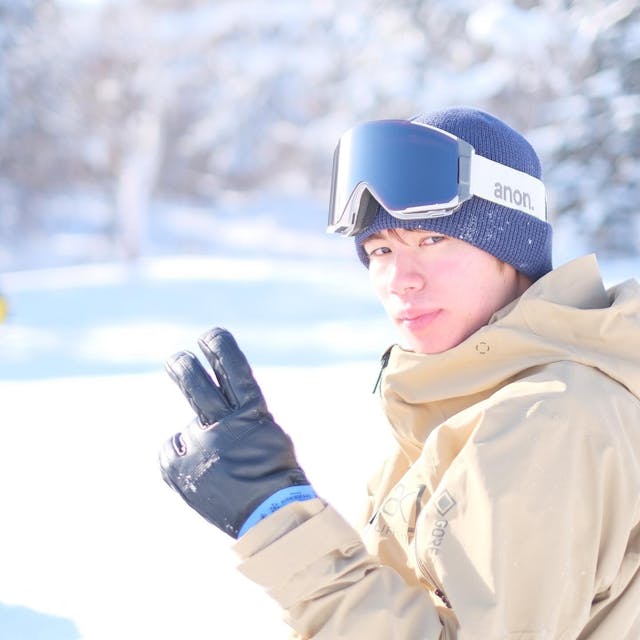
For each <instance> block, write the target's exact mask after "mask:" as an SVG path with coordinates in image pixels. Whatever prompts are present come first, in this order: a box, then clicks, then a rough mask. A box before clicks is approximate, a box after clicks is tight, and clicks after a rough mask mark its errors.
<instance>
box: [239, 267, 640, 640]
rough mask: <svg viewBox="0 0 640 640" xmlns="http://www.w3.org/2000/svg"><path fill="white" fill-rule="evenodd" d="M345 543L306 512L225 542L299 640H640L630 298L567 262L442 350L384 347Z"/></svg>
mask: <svg viewBox="0 0 640 640" xmlns="http://www.w3.org/2000/svg"><path fill="white" fill-rule="evenodd" d="M381 389H382V396H383V405H384V409H385V412H386V414H387V416H388V418H389V421H390V423H391V425H392V427H393V430H394V433H395V436H396V439H397V442H398V448H397V451H395V452H394V453H393V455H391V457H390V458H389V460H388V461H387V463H386V464H385V466H384V467H383V469H382V470H381V471H380V473H379V474H378V475H377V477H376V478H375V479H374V481H372V483H371V485H370V489H371V490H370V508H369V514H368V519H367V523H366V525H365V526H364V528H363V530H362V531H361V532H360V533H358V532H356V531H355V530H354V529H353V528H352V527H351V526H350V525H349V524H347V523H346V522H345V521H344V520H343V519H342V518H341V517H340V515H339V514H338V513H336V511H335V510H334V509H332V507H331V506H329V505H326V504H324V503H323V502H322V501H321V500H319V499H318V500H312V501H309V502H305V503H296V504H293V505H289V506H288V507H286V508H284V509H282V510H281V511H279V512H277V513H275V514H274V515H272V516H270V517H269V518H267V519H265V520H263V521H262V522H261V523H260V524H259V525H257V526H256V527H254V528H253V529H252V530H250V531H249V532H248V533H247V534H246V535H245V536H243V538H241V539H240V540H239V541H238V543H237V544H236V551H237V552H238V554H239V555H240V557H241V559H242V561H241V564H240V569H241V571H243V572H244V573H245V574H246V575H247V576H248V577H250V578H251V579H252V580H254V581H255V582H257V583H259V584H261V585H262V586H263V587H264V588H265V589H266V590H267V591H268V593H269V594H270V595H271V596H272V597H273V598H275V599H276V600H277V601H278V602H279V603H280V605H281V606H282V607H283V610H284V612H285V616H286V619H287V621H288V623H289V624H290V625H291V627H292V628H293V629H294V630H295V632H296V633H297V634H298V635H297V637H301V638H318V639H329V638H331V639H333V638H358V639H359V638H362V639H363V640H365V639H366V640H374V639H377V638H398V639H405V638H407V639H408V638H412V639H413V638H416V639H417V638H420V639H425V640H431V639H436V638H461V639H462V638H464V639H473V640H493V639H502V638H509V639H518V640H542V639H556V638H558V639H562V640H569V639H576V638H579V639H581V640H585V639H587V638H588V639H589V640H623V639H633V640H636V639H639V638H640V400H639V398H640V286H639V285H638V283H637V282H635V281H628V282H625V283H623V284H621V285H619V286H617V287H614V288H613V289H611V290H610V291H608V292H606V291H605V289H604V287H603V285H602V281H601V278H600V275H599V273H598V269H597V265H596V261H595V259H594V258H593V257H592V256H588V257H584V258H580V259H578V260H575V261H573V262H571V263H569V264H567V265H565V266H563V267H561V268H558V269H556V270H554V271H553V272H551V273H550V274H548V275H547V276H545V277H544V278H542V279H541V280H539V281H538V282H536V283H535V284H534V285H533V286H532V287H530V289H528V290H527V291H526V292H525V294H524V295H523V296H522V297H521V298H519V299H518V300H516V301H515V302H514V303H512V304H511V305H509V306H508V307H506V308H504V309H502V310H501V311H500V312H498V313H497V314H496V315H495V316H494V317H493V318H492V319H491V322H490V323H489V324H488V325H487V326H485V327H483V328H481V329H480V330H479V331H477V332H476V333H475V334H473V335H472V336H471V337H470V338H468V339H467V340H466V341H465V342H463V343H462V344H460V345H459V346H458V347H455V348H454V349H451V350H449V351H447V352H444V353H441V354H436V355H423V354H422V355H421V354H415V353H412V352H408V351H404V350H402V349H400V348H399V347H394V348H393V349H392V351H391V353H390V359H389V362H388V366H387V367H386V369H385V372H384V376H383V379H382V388H381Z"/></svg>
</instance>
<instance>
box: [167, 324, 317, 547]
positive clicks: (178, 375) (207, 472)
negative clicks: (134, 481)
mask: <svg viewBox="0 0 640 640" xmlns="http://www.w3.org/2000/svg"><path fill="white" fill-rule="evenodd" d="M198 344H199V346H200V348H201V349H202V351H203V353H204V355H205V356H206V358H207V360H208V361H209V363H210V365H211V367H212V368H213V371H214V373H215V378H216V381H214V380H213V379H212V378H211V376H209V374H208V373H207V372H206V370H205V368H204V367H203V366H202V364H200V361H199V360H198V359H197V358H196V357H195V356H194V355H193V354H192V353H189V352H188V351H182V352H180V353H177V354H175V355H174V356H173V357H172V358H170V359H169V360H168V361H167V364H166V367H167V371H168V372H169V375H170V376H171V377H172V378H173V380H174V381H175V382H176V383H177V384H178V386H179V387H180V389H181V390H182V393H183V394H184V395H185V396H186V397H187V400H188V401H189V403H190V404H191V407H192V408H193V410H194V411H195V412H196V414H197V418H196V419H195V420H193V421H192V422H191V423H190V424H189V425H188V426H187V428H186V429H185V430H184V431H183V432H182V433H178V434H176V435H175V436H174V437H173V438H172V439H171V440H169V441H168V442H166V443H165V445H164V446H163V448H162V449H161V451H160V467H161V470H162V475H163V477H164V480H165V481H166V482H167V483H168V484H169V486H170V487H172V488H173V489H175V490H176V491H177V492H178V493H179V494H180V495H181V496H182V498H183V499H184V500H185V501H186V502H187V504H189V505H190V506H191V507H193V508H194V509H195V510H196V511H197V512H198V513H200V515H202V516H203V517H204V518H206V519H207V520H208V521H209V522H211V523H213V524H214V525H215V526H216V527H218V528H219V529H221V530H222V531H224V532H225V533H228V534H229V535H231V536H233V537H234V538H238V537H239V535H242V534H243V533H244V532H245V531H246V530H247V529H248V528H249V527H250V526H253V524H255V523H256V522H258V521H259V520H261V519H262V518H263V517H266V516H267V515H269V514H270V513H272V512H273V511H275V510H277V509H278V508H280V507H282V506H284V505H285V504H287V503H289V502H292V501H293V500H307V499H309V498H313V497H315V495H316V494H315V492H314V491H313V489H312V488H311V486H310V485H309V481H308V480H307V478H306V476H305V474H304V472H303V471H302V469H301V468H300V466H299V465H298V462H297V460H296V457H295V453H294V449H293V444H292V442H291V439H290V438H289V436H287V435H286V434H285V433H284V431H283V430H282V429H281V428H280V427H279V426H278V425H277V424H276V423H275V422H274V421H273V418H272V416H271V414H270V413H269V411H268V410H267V405H266V403H265V401H264V398H263V397H262V392H261V391H260V388H259V387H258V384H257V383H256V381H255V379H254V377H253V374H252V372H251V368H250V366H249V363H248V362H247V360H246V358H245V356H244V354H243V353H242V352H241V351H240V349H239V348H238V345H237V344H236V341H235V340H234V338H233V336H232V335H231V334H230V333H229V332H228V331H226V330H225V329H220V328H215V329H212V330H211V331H209V332H207V333H206V334H204V335H203V336H202V337H201V338H200V340H199V341H198Z"/></svg>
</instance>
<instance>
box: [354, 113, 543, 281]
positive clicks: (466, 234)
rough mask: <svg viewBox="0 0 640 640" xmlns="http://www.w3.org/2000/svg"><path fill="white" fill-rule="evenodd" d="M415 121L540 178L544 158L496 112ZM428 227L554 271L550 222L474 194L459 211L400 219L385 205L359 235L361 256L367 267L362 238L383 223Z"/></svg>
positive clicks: (521, 265) (519, 265)
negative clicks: (497, 115)
mask: <svg viewBox="0 0 640 640" xmlns="http://www.w3.org/2000/svg"><path fill="white" fill-rule="evenodd" d="M412 122H418V123H422V124H427V125H431V126H433V127H437V128H438V129H442V130H443V131H447V132H449V133H452V134H453V135H455V136H458V137H459V138H462V139H463V140H465V141H466V142H468V143H469V144H471V145H472V146H473V147H474V149H475V150H476V153H477V154H478V155H480V156H484V157H485V158H489V159H490V160H494V161H495V162H499V163H501V164H504V165H507V166H509V167H512V168H513V169H517V170H518V171H523V172H524V173H528V174H529V175H531V176H533V177H535V178H539V179H540V178H541V174H542V170H541V167H540V160H539V158H538V156H537V154H536V152H535V151H534V150H533V147H532V146H531V145H530V144H529V142H527V140H525V139H524V137H522V136H521V135H520V134H519V133H518V132H517V131H514V130H513V129H512V128H511V127H509V126H507V125H506V124H505V123H504V122H502V121H501V120H498V119H497V118H496V117H494V116H492V115H490V114H488V113H484V112H483V111H478V110H477V109H470V108H464V107H457V108H453V109H447V110H445V111H438V112H436V113H432V114H428V115H422V116H418V117H417V118H413V120H412ZM391 228H402V229H428V230H429V231H435V232H436V233H442V234H444V235H447V236H451V237H453V238H459V239H460V240H465V241H466V242H468V243H469V244H472V245H474V246H475V247H478V248H479V249H482V250H483V251H486V252H487V253H490V254H491V255H493V256H495V257H496V258H498V259H499V260H502V261H503V262H506V263H507V264H510V265H512V266H513V267H514V268H515V269H516V270H517V271H520V272H521V273H523V274H524V275H526V276H528V277H529V278H531V280H534V281H535V280H537V279H538V278H540V277H541V276H543V275H545V273H548V272H549V271H551V269H552V266H551V236H552V230H551V225H550V224H549V223H548V222H543V221H542V220H539V219H538V218H536V217H534V216H531V215H528V214H526V213H523V212H521V211H517V210H516V209H510V208H508V207H504V206H502V205H498V204H494V203H493V202H489V201H488V200H483V199H482V198H479V197H477V196H474V197H473V198H471V199H470V200H467V201H466V202H464V203H463V204H462V206H461V207H460V208H459V209H457V210H456V211H455V213H453V214H451V215H449V216H444V217H440V218H423V219H413V220H401V219H399V218H395V217H394V216H392V215H391V214H390V213H388V212H387V211H386V210H385V209H383V208H382V207H379V208H378V213H377V214H376V217H375V219H374V221H373V222H372V223H371V225H370V226H369V227H367V228H366V229H364V231H362V232H360V233H359V234H357V235H356V236H355V242H356V249H357V251H358V257H359V258H360V260H361V261H362V262H363V264H364V265H365V266H366V267H368V266H369V259H368V257H367V255H366V253H365V252H364V249H363V247H362V243H363V242H364V241H365V240H366V239H367V238H368V237H369V236H370V235H372V234H374V233H377V232H378V231H382V230H383V229H391Z"/></svg>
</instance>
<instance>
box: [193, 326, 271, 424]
mask: <svg viewBox="0 0 640 640" xmlns="http://www.w3.org/2000/svg"><path fill="white" fill-rule="evenodd" d="M198 344H199V345H200V348H201V349H202V352H203V353H204V355H205V357H206V358H207V360H208V361H209V364H210V365H211V367H212V369H213V370H214V372H215V374H216V378H217V379H218V384H219V385H220V389H221V390H222V393H223V394H224V396H225V398H226V399H227V401H228V403H229V404H230V405H231V406H232V407H233V408H235V409H237V408H238V407H241V406H247V405H250V404H254V405H256V404H258V405H260V408H261V409H262V410H264V411H266V405H265V402H264V398H263V397H262V392H261V391H260V387H259V386H258V383H257V382H256V380H255V378H254V377H253V372H252V371H251V366H250V365H249V362H248V361H247V359H246V357H245V355H244V353H242V351H240V348H239V347H238V344H237V342H236V341H235V338H234V337H233V336H232V335H231V333H229V332H228V331H227V330H226V329H221V328H219V327H216V328H215V329H211V330H210V331H208V332H207V333H205V334H204V335H202V336H201V337H200V339H199V340H198Z"/></svg>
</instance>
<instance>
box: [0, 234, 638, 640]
mask: <svg viewBox="0 0 640 640" xmlns="http://www.w3.org/2000/svg"><path fill="white" fill-rule="evenodd" d="M283 233H284V229H282V228H281V229H278V228H277V226H276V227H274V228H272V229H271V230H270V231H269V230H268V228H267V226H263V227H262V231H261V233H260V234H259V241H257V242H255V243H254V246H253V249H252V250H250V251H249V250H247V238H246V235H245V236H243V240H242V242H243V246H244V250H243V251H238V250H237V247H235V248H234V246H233V242H232V241H229V242H228V244H227V247H226V250H223V249H221V248H220V247H218V248H217V249H216V250H214V251H212V252H210V253H209V254H207V255H200V256H193V255H191V256H185V255H182V256H166V255H165V256H164V257H154V258H146V259H142V260H141V261H140V262H138V263H137V264H136V265H135V266H131V265H129V266H127V265H122V264H94V265H87V266H77V267H57V268H50V269H41V270H32V271H16V272H14V273H6V274H4V275H3V276H2V280H1V281H0V287H1V288H2V290H3V291H4V292H5V294H6V295H7V297H8V299H9V301H10V305H11V307H10V315H9V317H8V319H7V321H6V322H5V323H4V324H0V420H1V423H0V424H1V425H2V435H3V446H2V447H0V486H1V487H2V491H1V492H0V513H1V514H2V523H3V526H2V537H1V539H2V545H1V546H0V575H1V579H0V603H2V605H0V637H2V638H8V639H11V640H13V639H14V638H15V639H19V638H20V639H21V638H27V637H28V638H43V639H45V638H46V639H47V640H72V639H74V638H84V639H85V640H113V639H114V638H118V639H119V640H129V639H136V640H138V639H143V638H154V640H164V639H167V640H169V639H171V640H173V639H175V638H189V639H190V640H195V639H197V638H203V639H204V638H212V637H234V638H248V637H260V638H278V637H285V636H286V629H285V628H284V626H283V624H282V623H281V622H280V613H279V611H278V610H277V608H276V607H275V605H274V604H272V603H271V601H270V600H269V599H268V598H267V597H266V596H265V595H264V594H263V593H261V592H260V590H259V589H258V588H257V587H255V586H254V585H253V584H251V583H249V582H248V581H246V580H245V579H243V578H242V577H241V576H240V575H239V574H238V573H237V572H236V571H235V569H234V563H235V558H234V556H233V554H232V553H231V552H230V551H229V546H230V543H229V539H228V538H227V537H226V536H224V535H223V534H221V533H219V532H218V531H217V530H215V528H214V527H212V526H211V525H209V524H207V523H206V522H205V521H204V520H202V519H200V517H199V516H198V515H197V514H195V513H194V512H192V511H191V510H189V509H188V508H187V507H186V506H185V505H184V504H183V503H182V502H181V501H180V499H179V498H178V497H177V496H176V495H175V494H174V493H173V492H172V491H170V490H169V489H168V488H167V487H166V486H165V485H164V483H163V482H162V480H161V478H160V474H159V471H158V467H157V460H156V457H157V450H158V447H159V446H160V444H161V443H162V442H163V441H164V440H165V439H166V438H168V437H170V436H171V435H172V434H173V433H174V432H176V431H178V430H180V429H181V428H182V426H184V425H185V424H186V423H187V422H188V421H189V420H190V419H191V412H190V409H189V407H188V405H187V403H186V401H185V400H184V399H183V398H182V396H181V395H180V393H179V392H178V390H177V388H175V387H174V385H173V383H172V382H171V381H170V380H169V378H168V376H166V375H165V374H164V372H163V371H162V365H163V361H164V359H165V358H166V357H167V356H169V355H170V354H171V353H172V352H173V351H175V350H178V349H183V348H190V349H196V338H197V337H198V335H199V334H200V333H202V332H203V331H204V330H206V329H207V328H209V327H210V326H213V325H222V326H226V327H227V328H229V329H231V330H232V331H233V332H234V333H235V335H236V337H237V339H238V341H239V343H240V345H241V346H242V347H243V348H244V350H245V352H246V354H247V356H248V357H249V359H250V361H251V362H252V364H253V365H254V369H255V372H256V376H257V378H258V380H259V382H260V383H261V385H262V387H263V391H264V393H265V396H266V398H267V400H268V402H269V404H270V407H271V409H272V412H273V413H274V415H275V416H276V418H277V419H278V421H279V422H280V423H281V424H282V426H283V427H284V428H285V429H286V430H288V431H289V432H290V433H291V435H292V436H293V439H294V441H295V443H296V445H297V449H298V455H299V458H300V460H301V462H302V464H303V466H304V467H305V469H306V471H307V474H308V476H309V477H310V478H311V479H312V481H313V483H314V485H315V486H316V488H317V490H318V491H319V493H321V494H322V495H323V496H324V497H326V498H327V499H328V500H330V501H331V502H333V503H334V504H335V505H336V506H337V507H338V508H339V509H341V510H342V512H343V513H344V515H345V516H346V517H347V518H349V519H355V517H356V515H357V512H358V508H359V504H360V498H361V496H362V493H363V491H364V483H365V481H366V479H367V477H368V475H369V473H370V472H371V470H372V469H373V467H374V466H375V464H376V463H377V462H378V461H379V460H380V459H381V458H382V456H383V455H384V451H385V450H386V449H387V448H388V446H389V435H388V433H387V432H386V428H385V425H384V420H383V419H382V417H381V416H380V414H379V412H378V405H377V401H376V399H375V397H374V396H372V394H371V389H372V387H373V383H374V381H375V378H376V376H377V372H378V356H379V354H380V353H381V352H382V351H383V350H384V349H385V348H386V346H387V345H388V344H389V343H390V342H391V341H393V340H394V337H395V336H394V335H393V334H392V333H391V331H390V329H389V327H388V325H387V322H386V320H385V318H384V316H383V314H382V311H381V310H380V309H379V308H378V305H377V303H376V302H375V301H374V300H373V297H372V295H371V293H370V292H369V289H368V283H367V277H366V272H365V270H364V269H363V268H362V267H361V266H360V265H359V264H358V263H357V261H356V259H355V257H354V255H353V254H352V253H351V252H352V248H351V247H347V245H348V244H349V243H348V241H346V243H347V244H341V243H343V242H345V241H343V240H341V239H337V238H330V239H326V242H325V238H321V239H318V243H319V244H318V245H317V246H316V245H314V246H311V245H306V246H308V247H309V248H308V250H307V257H303V256H302V255H299V252H296V251H288V250H286V248H285V247H282V246H280V247H279V248H277V247H276V249H274V243H276V242H282V238H283V237H284V235H283ZM305 237H306V236H305ZM300 239H302V236H300ZM290 240H294V238H290ZM332 243H334V244H332ZM294 245H295V242H292V246H294ZM565 253H566V254H567V255H566V256H564V257H571V256H570V255H569V254H570V252H569V251H565ZM602 266H603V270H604V273H605V276H606V278H607V280H608V281H609V282H614V281H617V280H619V279H621V278H626V277H629V276H636V277H637V276H638V275H639V274H640V261H633V260H632V261H626V262H624V263H619V264H615V263H607V264H604V265H602ZM17 605H19V606H20V607H23V608H15V606H17ZM33 612H38V613H39V614H41V615H35V614H33ZM27 613H31V614H32V617H31V618H30V619H29V620H27V617H26V615H25V614H27Z"/></svg>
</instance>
